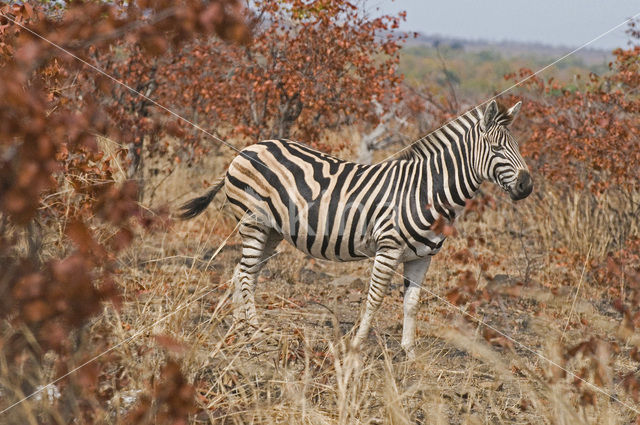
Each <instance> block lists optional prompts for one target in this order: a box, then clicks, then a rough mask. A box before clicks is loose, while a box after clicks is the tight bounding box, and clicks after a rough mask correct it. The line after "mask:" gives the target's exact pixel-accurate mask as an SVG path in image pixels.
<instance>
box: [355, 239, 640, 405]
mask: <svg viewBox="0 0 640 425" xmlns="http://www.w3.org/2000/svg"><path fill="white" fill-rule="evenodd" d="M358 252H360V253H361V254H362V255H364V256H365V257H367V258H369V259H370V260H375V258H374V257H371V256H369V255H367V254H365V253H364V252H362V251H360V250H358ZM383 266H384V264H383ZM385 267H386V268H388V269H389V270H391V272H392V273H394V274H397V275H398V276H401V277H402V278H403V279H406V280H408V281H409V282H411V283H413V284H414V285H416V286H418V287H420V288H421V289H424V290H425V291H426V292H427V293H429V294H430V295H432V296H434V297H436V298H437V299H438V300H440V301H443V302H444V303H445V304H447V306H449V307H452V308H453V309H455V310H458V311H460V312H461V313H462V314H464V315H465V316H468V317H469V318H471V319H472V320H473V321H474V322H476V323H478V324H479V325H483V326H486V327H487V328H489V329H491V330H492V331H494V332H496V333H498V334H500V335H501V336H503V337H505V338H507V339H508V340H509V341H511V342H513V343H515V344H517V345H518V346H519V347H521V348H523V349H525V350H526V351H528V352H530V353H532V354H534V355H536V356H538V357H540V358H541V359H542V360H545V361H547V362H548V363H550V364H552V365H553V366H555V367H557V368H558V369H560V370H562V371H564V372H565V373H567V374H569V375H571V376H572V377H574V378H576V379H578V380H580V381H581V382H584V383H585V384H587V385H588V386H590V387H591V388H593V389H594V390H596V391H598V392H600V393H601V394H603V395H606V396H607V397H609V398H610V399H612V400H615V401H617V402H618V403H620V404H621V405H623V406H624V407H626V408H628V409H629V410H631V411H633V412H635V413H637V414H640V410H638V409H636V408H635V407H633V406H630V405H628V404H627V403H625V402H623V401H622V400H620V399H619V398H617V397H616V396H614V395H611V394H609V393H608V392H606V391H605V390H603V389H601V388H600V387H598V386H596V385H594V384H592V383H591V382H589V381H587V380H585V379H584V378H581V377H580V376H578V375H576V374H575V373H573V372H571V371H570V370H568V369H566V368H564V367H562V366H560V365H559V364H558V363H556V362H554V361H553V360H551V359H549V358H547V357H546V356H545V355H544V354H541V353H539V352H538V351H536V350H534V349H533V348H529V347H528V346H527V345H524V344H523V343H521V342H520V341H518V340H516V339H515V338H513V337H512V336H510V335H508V334H506V333H504V332H502V331H501V330H500V329H498V328H496V327H495V326H492V325H490V324H489V323H487V322H485V321H484V320H482V319H481V318H479V317H478V316H475V315H473V314H471V313H469V312H468V311H466V310H464V309H462V308H461V307H458V306H457V305H455V304H452V303H451V302H449V300H447V299H446V298H444V297H442V296H441V295H439V294H436V293H435V292H433V291H431V290H430V289H429V288H426V287H424V286H423V285H422V284H421V283H417V282H414V281H412V280H410V279H407V277H406V276H404V275H403V274H401V273H398V272H397V271H396V270H394V269H390V268H389V267H387V266H385Z"/></svg>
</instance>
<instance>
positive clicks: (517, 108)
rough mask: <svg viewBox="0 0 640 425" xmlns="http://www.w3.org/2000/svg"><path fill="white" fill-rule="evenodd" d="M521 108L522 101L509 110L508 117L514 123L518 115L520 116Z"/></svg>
mask: <svg viewBox="0 0 640 425" xmlns="http://www.w3.org/2000/svg"><path fill="white" fill-rule="evenodd" d="M521 106H522V101H519V102H518V103H516V104H515V105H513V106H512V107H511V108H509V110H507V115H508V116H509V118H511V121H513V119H514V118H515V117H516V115H518V112H519V111H520V107H521Z"/></svg>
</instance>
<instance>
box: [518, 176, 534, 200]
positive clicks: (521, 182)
mask: <svg viewBox="0 0 640 425" xmlns="http://www.w3.org/2000/svg"><path fill="white" fill-rule="evenodd" d="M532 190H533V181H532V180H531V175H530V174H529V173H528V172H527V171H521V172H520V174H519V175H518V181H517V183H516V192H517V194H518V197H519V199H522V198H526V197H527V196H529V194H530V193H531V191H532Z"/></svg>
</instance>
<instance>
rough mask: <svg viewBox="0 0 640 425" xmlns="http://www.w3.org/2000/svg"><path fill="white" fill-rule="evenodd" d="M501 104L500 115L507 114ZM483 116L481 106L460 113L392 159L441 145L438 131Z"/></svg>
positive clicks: (475, 121)
mask: <svg viewBox="0 0 640 425" xmlns="http://www.w3.org/2000/svg"><path fill="white" fill-rule="evenodd" d="M501 106H502V105H499V112H498V115H506V109H505V108H504V107H501ZM483 116H484V113H483V111H482V110H480V108H473V109H471V110H469V111H467V112H465V113H464V114H462V115H460V116H459V117H457V118H456V119H453V120H451V121H449V122H447V123H446V124H444V125H443V126H441V127H439V128H437V129H436V130H434V131H431V132H430V133H428V134H426V135H424V136H422V137H420V138H419V139H417V140H415V141H414V142H412V143H411V144H410V145H409V147H408V148H407V149H405V150H404V151H402V153H401V154H400V155H397V156H395V157H393V158H391V160H398V159H411V158H414V157H416V156H417V155H419V153H420V152H424V149H423V148H424V147H425V146H440V145H441V142H439V141H438V139H437V137H436V136H435V133H437V132H438V131H442V130H446V129H447V128H453V127H454V126H457V125H459V126H461V127H463V128H468V127H469V124H470V123H472V124H475V123H477V122H478V121H480V120H481V119H482V117H483ZM455 131H456V132H457V131H458V130H457V129H456V130H455Z"/></svg>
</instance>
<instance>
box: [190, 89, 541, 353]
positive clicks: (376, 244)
mask: <svg viewBox="0 0 640 425" xmlns="http://www.w3.org/2000/svg"><path fill="white" fill-rule="evenodd" d="M520 106H521V102H518V103H516V104H515V105H514V106H512V107H511V108H509V109H507V108H505V107H504V106H502V105H500V104H498V103H497V102H496V101H495V100H493V101H491V102H490V103H489V104H488V106H487V107H486V108H485V109H484V110H482V108H481V107H477V108H474V109H472V110H470V111H468V112H467V113H465V114H463V115H461V116H460V117H458V118H457V119H455V120H453V121H451V122H449V123H447V124H446V125H444V126H443V127H441V128H440V129H438V130H436V131H434V132H433V133H430V134H428V135H427V136H424V137H422V138H420V139H418V140H417V141H416V142H414V143H413V144H412V145H410V147H409V148H408V149H407V150H406V151H405V152H404V153H403V154H402V155H400V156H397V157H396V158H392V159H389V160H386V161H384V162H381V163H378V164H373V165H364V164H358V163H355V162H349V161H344V160H342V159H338V158H336V157H333V156H331V155H328V154H326V153H322V152H319V151H316V150H313V149H311V148H310V147H308V146H306V145H303V144H300V143H296V142H293V141H289V140H285V139H281V140H265V141H261V142H259V143H256V144H253V145H250V146H248V147H246V148H244V149H243V150H242V151H241V152H240V154H239V155H238V156H236V157H235V158H234V159H233V160H232V162H231V163H230V165H229V167H228V170H227V172H226V174H225V175H224V176H223V177H221V178H220V179H219V180H218V181H217V182H216V183H215V184H214V185H213V187H212V188H211V189H210V190H209V191H208V192H207V193H206V194H205V195H204V196H201V197H198V198H195V199H192V200H191V201H188V202H187V203H186V204H184V205H183V206H182V207H181V208H182V213H181V217H182V218H183V219H188V218H192V217H195V216H197V215H198V214H200V213H201V212H202V211H204V210H205V208H206V207H207V205H209V203H210V202H211V201H212V200H213V198H214V196H215V195H216V193H217V192H218V191H219V190H220V189H222V188H224V192H225V194H226V197H227V199H228V201H229V205H230V207H231V210H232V211H233V214H234V215H235V217H236V218H237V219H238V220H240V223H239V233H240V236H241V238H242V258H241V260H240V262H239V264H237V265H236V268H235V270H234V274H233V278H232V281H233V285H234V293H233V302H234V305H235V306H236V307H235V311H236V313H235V314H236V315H237V316H238V317H242V318H244V319H246V320H247V322H248V323H249V324H250V325H251V326H255V327H257V326H258V321H257V318H256V307H255V299H254V292H255V287H256V280H257V276H258V273H259V272H260V270H261V268H262V267H263V265H264V262H265V260H266V259H268V258H269V257H270V256H271V255H272V254H273V252H274V251H275V248H276V246H277V245H278V244H279V243H280V242H281V241H282V240H283V239H286V240H287V241H288V242H289V243H291V244H292V245H293V246H295V247H296V248H297V249H299V250H300V251H302V252H304V253H306V254H308V255H310V256H312V257H314V258H319V259H324V260H333V261H355V260H362V259H366V258H373V268H372V271H371V276H370V281H369V289H368V294H367V298H366V301H365V308H364V313H363V314H362V317H361V320H360V325H359V328H358V330H357V332H356V335H355V337H354V338H353V339H352V341H351V347H352V348H353V349H357V348H358V347H360V346H361V343H362V341H363V340H364V339H365V338H366V336H367V334H368V332H369V328H370V325H371V320H372V317H373V315H374V313H375V311H376V310H377V309H378V307H379V306H380V304H381V302H382V300H383V297H384V295H385V293H386V292H387V290H388V287H389V284H390V281H391V279H392V277H393V275H394V274H395V273H396V269H397V268H398V267H399V265H400V264H403V265H404V270H403V277H404V287H405V291H404V300H403V310H404V311H403V312H404V319H403V330H402V340H401V346H402V348H403V349H404V350H405V351H406V353H407V354H408V355H409V356H410V357H414V356H415V354H414V342H415V327H416V321H415V317H416V312H417V307H418V303H419V299H420V289H421V285H422V282H423V280H424V278H425V275H426V273H427V270H428V269H429V265H430V264H431V257H432V256H433V255H435V254H436V253H438V251H440V248H441V247H442V244H443V242H444V240H445V238H446V236H445V235H443V234H439V233H438V232H436V231H434V230H432V227H434V228H437V227H436V226H433V225H434V223H435V222H436V221H437V220H438V219H440V220H442V219H446V220H453V219H455V217H456V216H457V215H458V214H460V213H461V211H462V210H463V209H464V207H465V204H466V202H467V200H470V199H471V198H473V196H474V195H475V194H476V193H477V192H478V190H479V188H480V185H481V183H482V182H483V181H485V180H488V181H492V182H494V183H496V184H497V185H498V186H499V187H501V188H502V189H503V190H504V191H506V192H507V193H508V194H509V195H510V197H511V199H513V200H515V201H517V200H520V199H524V198H526V197H527V196H528V195H529V194H530V193H531V192H532V190H533V181H532V179H531V175H530V173H529V170H528V168H527V165H526V164H525V161H524V159H523V157H522V155H521V154H520V151H519V147H518V143H517V141H516V139H515V138H514V136H513V135H512V133H511V131H510V129H509V125H510V124H511V123H512V121H513V119H514V118H515V116H516V114H517V113H518V111H519V110H520Z"/></svg>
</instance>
